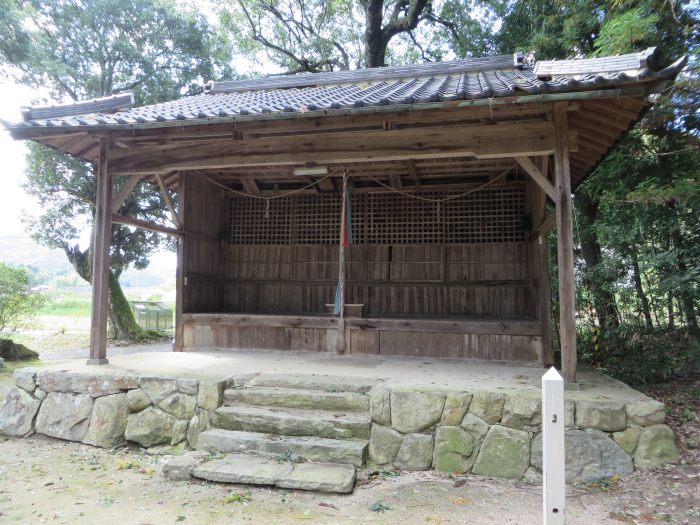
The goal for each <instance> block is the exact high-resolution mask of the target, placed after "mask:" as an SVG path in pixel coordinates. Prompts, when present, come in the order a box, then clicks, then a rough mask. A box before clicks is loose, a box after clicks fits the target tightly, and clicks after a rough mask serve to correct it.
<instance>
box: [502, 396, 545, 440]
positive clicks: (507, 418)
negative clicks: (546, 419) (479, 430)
mask: <svg viewBox="0 0 700 525" xmlns="http://www.w3.org/2000/svg"><path fill="white" fill-rule="evenodd" d="M501 425H503V426H504V427H510V428H517V429H520V430H530V431H532V430H539V429H540V428H541V427H542V409H541V401H540V399H539V398H532V397H524V396H508V397H506V401H505V403H504V404H503V416H502V417H501Z"/></svg>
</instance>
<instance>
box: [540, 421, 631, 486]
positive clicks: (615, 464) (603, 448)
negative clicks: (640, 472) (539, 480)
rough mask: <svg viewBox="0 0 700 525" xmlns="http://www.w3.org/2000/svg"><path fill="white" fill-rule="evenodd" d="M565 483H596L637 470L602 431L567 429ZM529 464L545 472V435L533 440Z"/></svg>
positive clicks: (623, 452) (622, 451)
mask: <svg viewBox="0 0 700 525" xmlns="http://www.w3.org/2000/svg"><path fill="white" fill-rule="evenodd" d="M564 441H565V447H566V449H565V454H566V482H567V483H572V482H574V481H583V482H588V481H597V480H600V479H606V478H610V477H612V476H614V475H618V476H624V475H626V474H629V473H630V472H632V471H633V470H634V465H633V464H632V458H631V457H629V456H628V455H627V454H626V453H625V451H624V450H622V448H620V446H619V445H618V444H617V443H615V442H614V441H613V440H612V439H610V438H609V437H608V436H607V435H606V434H604V433H603V432H600V431H599V430H566V431H565V436H564ZM530 462H531V464H532V466H533V467H534V468H536V469H537V470H538V471H539V472H542V434H539V435H537V436H536V437H535V439H534V440H533V441H532V455H531V458H530Z"/></svg>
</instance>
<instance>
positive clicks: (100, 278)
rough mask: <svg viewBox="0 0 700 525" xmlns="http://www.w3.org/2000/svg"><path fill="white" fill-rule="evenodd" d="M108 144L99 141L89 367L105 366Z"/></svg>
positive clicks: (109, 209)
mask: <svg viewBox="0 0 700 525" xmlns="http://www.w3.org/2000/svg"><path fill="white" fill-rule="evenodd" d="M108 156H109V144H108V141H107V139H104V138H102V139H100V158H99V160H98V164H97V177H96V179H97V195H96V198H95V239H94V244H93V262H92V318H91V322H90V359H88V361H87V364H88V365H106V364H108V363H109V361H108V360H107V305H108V302H109V250H110V245H111V243H112V184H113V180H112V174H111V172H110V170H109V158H108Z"/></svg>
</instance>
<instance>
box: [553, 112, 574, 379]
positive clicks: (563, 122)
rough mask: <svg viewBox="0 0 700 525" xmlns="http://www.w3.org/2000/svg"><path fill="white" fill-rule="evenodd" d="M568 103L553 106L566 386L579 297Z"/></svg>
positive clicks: (571, 376) (570, 371) (571, 374)
mask: <svg viewBox="0 0 700 525" xmlns="http://www.w3.org/2000/svg"><path fill="white" fill-rule="evenodd" d="M566 105H567V103H566V102H557V103H555V104H554V129H555V149H554V176H555V186H556V197H557V203H556V205H557V211H556V218H557V267H558V271H559V325H560V342H561V368H562V372H563V374H564V380H565V381H566V382H567V383H575V382H576V295H575V287H574V240H573V229H572V203H571V172H570V168H569V141H568V131H569V127H568V122H567V115H566Z"/></svg>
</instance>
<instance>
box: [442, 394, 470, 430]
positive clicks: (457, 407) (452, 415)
mask: <svg viewBox="0 0 700 525" xmlns="http://www.w3.org/2000/svg"><path fill="white" fill-rule="evenodd" d="M471 400H472V396H471V394H465V393H464V392H450V393H448V394H447V396H446V397H445V407H444V408H443V409H442V417H441V418H440V424H441V425H445V426H450V427H455V426H459V424H460V423H462V419H464V414H466V413H467V409H468V408H469V403H471Z"/></svg>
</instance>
